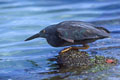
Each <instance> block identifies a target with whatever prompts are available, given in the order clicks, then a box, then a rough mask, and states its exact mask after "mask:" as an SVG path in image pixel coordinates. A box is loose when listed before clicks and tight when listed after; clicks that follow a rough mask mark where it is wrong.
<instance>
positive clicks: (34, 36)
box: [25, 33, 40, 41]
mask: <svg viewBox="0 0 120 80" xmlns="http://www.w3.org/2000/svg"><path fill="white" fill-rule="evenodd" d="M38 37H40V34H39V33H37V34H35V35H33V36H31V37H29V38H27V39H26V40H25V41H29V40H32V39H35V38H38Z"/></svg>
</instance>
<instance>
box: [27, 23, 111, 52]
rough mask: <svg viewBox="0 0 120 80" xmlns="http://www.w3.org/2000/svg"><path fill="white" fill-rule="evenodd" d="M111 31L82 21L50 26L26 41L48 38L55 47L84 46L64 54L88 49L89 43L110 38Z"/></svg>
mask: <svg viewBox="0 0 120 80" xmlns="http://www.w3.org/2000/svg"><path fill="white" fill-rule="evenodd" d="M109 33H110V32H109V31H108V30H107V29H105V28H103V27H97V26H95V25H93V24H91V23H87V22H82V21H64V22H61V23H58V24H54V25H50V26H48V27H46V28H45V29H43V30H41V31H40V32H39V33H37V34H35V35H33V36H31V37H29V38H27V39H26V40H25V41H28V40H32V39H34V38H39V37H42V38H46V40H47V42H48V43H49V44H50V45H51V46H54V47H62V46H69V45H77V44H82V45H83V46H82V47H80V46H77V47H75V46H72V47H68V48H66V49H64V50H62V51H61V53H64V52H66V51H68V50H71V49H77V50H78V49H88V48H89V46H88V45H87V43H91V42H94V41H96V40H98V39H103V38H108V37H109V36H110V35H109Z"/></svg>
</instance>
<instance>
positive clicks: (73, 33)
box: [57, 26, 104, 42]
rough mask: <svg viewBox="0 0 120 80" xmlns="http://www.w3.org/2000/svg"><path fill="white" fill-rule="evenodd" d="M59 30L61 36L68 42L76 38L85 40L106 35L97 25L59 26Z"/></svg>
mask: <svg viewBox="0 0 120 80" xmlns="http://www.w3.org/2000/svg"><path fill="white" fill-rule="evenodd" d="M57 32H58V34H59V37H60V38H62V39H64V40H66V41H68V42H73V41H74V40H85V39H95V38H102V37H104V33H103V31H100V30H99V29H97V28H95V27H90V28H89V27H88V28H86V27H85V28H84V27H75V26H69V27H59V28H58V29H57Z"/></svg>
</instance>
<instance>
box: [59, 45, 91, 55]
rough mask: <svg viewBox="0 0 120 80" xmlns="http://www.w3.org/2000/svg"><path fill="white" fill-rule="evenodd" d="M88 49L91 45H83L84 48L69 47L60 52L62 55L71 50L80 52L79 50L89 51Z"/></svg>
mask: <svg viewBox="0 0 120 80" xmlns="http://www.w3.org/2000/svg"><path fill="white" fill-rule="evenodd" d="M88 48H89V45H83V46H82V47H80V46H77V47H68V48H65V49H63V50H62V51H61V52H60V54H61V53H65V52H68V51H69V50H79V49H88Z"/></svg>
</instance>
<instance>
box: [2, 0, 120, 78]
mask: <svg viewBox="0 0 120 80" xmlns="http://www.w3.org/2000/svg"><path fill="white" fill-rule="evenodd" d="M65 20H81V21H88V22H92V23H94V24H96V25H98V26H103V27H105V28H107V29H108V30H110V31H111V32H112V33H111V38H109V39H103V40H98V41H96V42H94V43H90V46H91V48H90V49H88V50H87V51H88V52H89V53H92V52H95V53H96V54H98V55H103V56H107V57H108V56H109V57H114V58H116V59H118V60H119V58H120V49H119V48H120V43H119V42H120V1H119V0H92V1H91V0H66V1H65V0H0V34H1V35H0V80H10V79H11V80H41V79H45V78H48V79H49V78H50V77H56V79H57V80H58V79H61V78H59V77H57V76H58V75H59V76H62V77H63V75H64V73H63V74H56V73H55V74H54V73H53V74H38V73H41V72H43V73H44V72H50V71H52V67H51V66H50V65H51V64H55V63H56V62H54V61H53V62H52V63H51V62H50V61H48V59H49V58H52V57H54V56H56V55H58V52H59V51H60V50H61V49H63V48H62V47H60V48H54V47H51V46H50V45H48V44H47V42H46V40H45V39H42V38H41V39H35V40H33V41H29V42H24V40H25V39H26V38H27V37H29V36H31V35H33V34H35V33H37V32H39V31H40V30H41V29H43V28H45V27H46V26H48V25H51V24H54V23H59V22H61V21H65ZM104 48H105V49H104ZM93 75H94V76H93ZM91 76H93V77H91ZM62 79H65V80H78V79H79V80H80V79H86V80H90V79H91V80H98V79H102V80H119V79H120V64H119V63H118V64H117V65H116V66H114V67H112V68H110V69H107V70H104V71H101V72H98V73H93V74H87V75H70V76H67V77H63V78H62ZM51 80H53V79H51Z"/></svg>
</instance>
